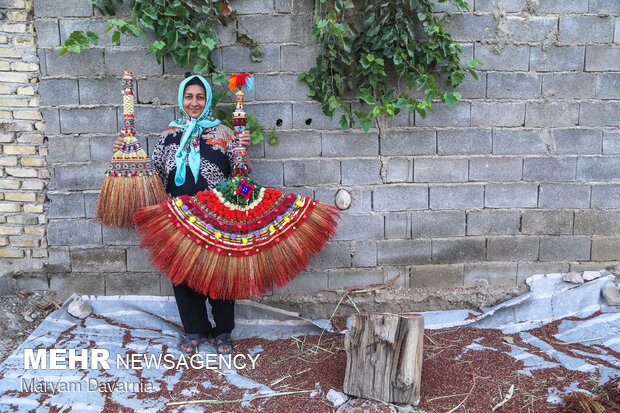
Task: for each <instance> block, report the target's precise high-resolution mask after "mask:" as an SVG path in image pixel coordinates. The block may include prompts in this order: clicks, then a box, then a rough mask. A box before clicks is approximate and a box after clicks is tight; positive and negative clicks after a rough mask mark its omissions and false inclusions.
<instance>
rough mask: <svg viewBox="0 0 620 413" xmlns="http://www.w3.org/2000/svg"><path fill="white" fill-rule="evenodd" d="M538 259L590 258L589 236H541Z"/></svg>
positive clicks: (582, 259)
mask: <svg viewBox="0 0 620 413" xmlns="http://www.w3.org/2000/svg"><path fill="white" fill-rule="evenodd" d="M539 259H540V261H564V260H577V261H585V260H589V259H590V238H589V237H570V236H566V237H541V238H540V258H539Z"/></svg>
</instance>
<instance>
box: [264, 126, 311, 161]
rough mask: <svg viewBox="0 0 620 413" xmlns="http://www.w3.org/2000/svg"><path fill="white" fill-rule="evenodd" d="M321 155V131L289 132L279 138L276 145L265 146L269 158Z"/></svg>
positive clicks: (266, 155)
mask: <svg viewBox="0 0 620 413" xmlns="http://www.w3.org/2000/svg"><path fill="white" fill-rule="evenodd" d="M320 155H321V134H320V133H319V132H288V133H286V134H283V135H282V136H281V137H280V138H278V143H277V144H276V145H267V146H266V147H265V157H267V158H269V159H290V158H312V157H317V156H320Z"/></svg>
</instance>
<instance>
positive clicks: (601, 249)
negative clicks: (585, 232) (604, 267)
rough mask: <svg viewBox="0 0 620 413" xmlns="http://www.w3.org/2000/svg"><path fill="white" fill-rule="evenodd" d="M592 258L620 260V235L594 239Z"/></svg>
mask: <svg viewBox="0 0 620 413" xmlns="http://www.w3.org/2000/svg"><path fill="white" fill-rule="evenodd" d="M592 260H593V261H618V260H620V237H597V238H594V239H592Z"/></svg>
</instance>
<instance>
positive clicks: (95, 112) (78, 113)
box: [60, 107, 117, 133]
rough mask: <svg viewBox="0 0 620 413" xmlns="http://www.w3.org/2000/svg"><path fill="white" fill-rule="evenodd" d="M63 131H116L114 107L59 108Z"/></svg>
mask: <svg viewBox="0 0 620 413" xmlns="http://www.w3.org/2000/svg"><path fill="white" fill-rule="evenodd" d="M60 127H61V128H62V132H63V133H88V132H91V133H92V132H96V133H110V132H116V130H117V129H116V110H115V108H109V107H99V108H91V109H82V108H80V109H60Z"/></svg>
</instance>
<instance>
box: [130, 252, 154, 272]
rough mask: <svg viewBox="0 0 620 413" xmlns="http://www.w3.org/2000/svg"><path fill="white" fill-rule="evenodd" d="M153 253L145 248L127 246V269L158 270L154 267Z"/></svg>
mask: <svg viewBox="0 0 620 413" xmlns="http://www.w3.org/2000/svg"><path fill="white" fill-rule="evenodd" d="M150 262H151V253H150V251H149V250H147V249H145V248H138V247H130V248H127V271H129V272H157V268H155V267H152V266H151V265H150V264H149V263H150Z"/></svg>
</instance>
